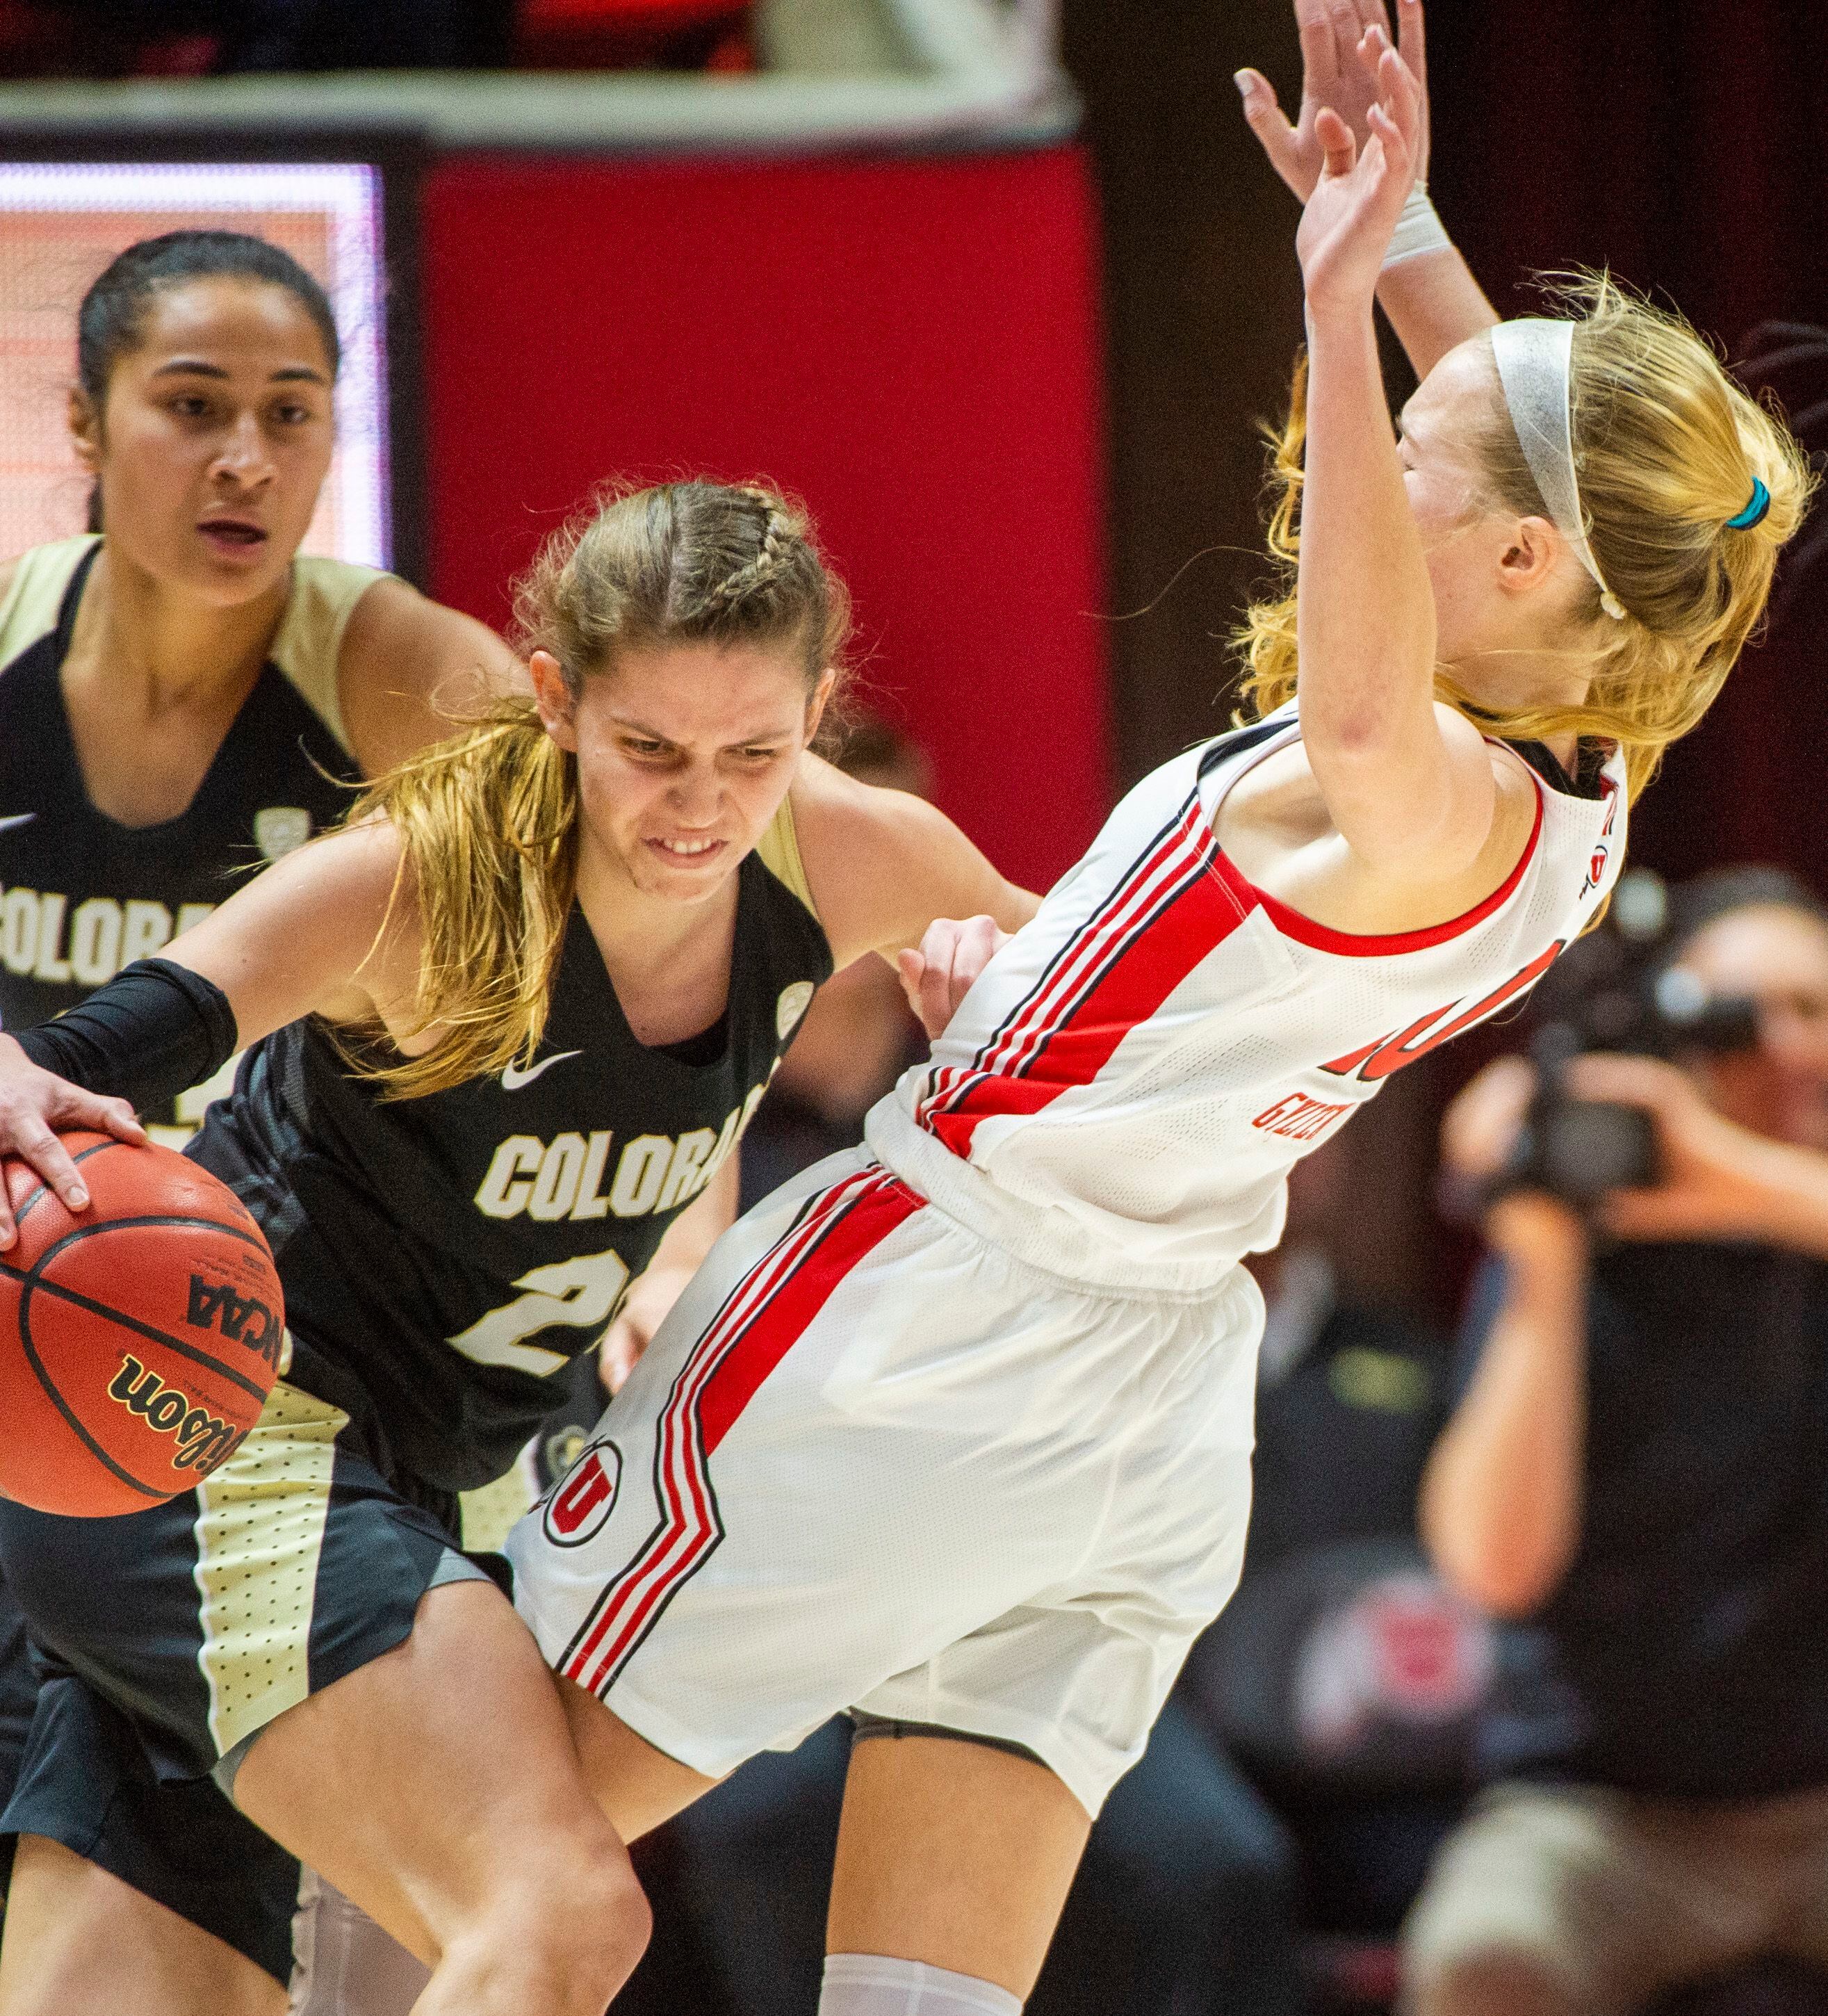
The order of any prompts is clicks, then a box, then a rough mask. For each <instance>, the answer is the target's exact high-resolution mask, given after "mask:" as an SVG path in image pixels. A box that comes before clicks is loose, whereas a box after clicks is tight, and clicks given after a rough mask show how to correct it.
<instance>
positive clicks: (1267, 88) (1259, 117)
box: [1232, 70, 1301, 182]
mask: <svg viewBox="0 0 1828 2016" xmlns="http://www.w3.org/2000/svg"><path fill="white" fill-rule="evenodd" d="M1232 81H1233V82H1234V83H1235V84H1236V85H1237V87H1238V94H1239V95H1240V97H1241V98H1242V99H1243V101H1244V124H1246V125H1247V126H1248V127H1249V128H1250V131H1252V132H1253V133H1254V134H1255V135H1257V138H1258V142H1259V143H1260V144H1261V146H1262V149H1263V151H1264V153H1266V154H1267V155H1268V157H1269V164H1270V166H1271V167H1272V168H1274V169H1275V170H1276V173H1277V174H1278V175H1280V176H1281V177H1282V178H1283V180H1284V181H1285V182H1286V181H1288V180H1290V178H1291V177H1292V175H1294V171H1295V169H1296V166H1297V154H1298V153H1299V151H1300V146H1301V142H1300V141H1299V139H1297V135H1296V133H1295V129H1294V127H1293V126H1291V125H1290V124H1289V122H1288V118H1287V115H1286V113H1284V112H1283V109H1282V106H1280V105H1279V103H1277V102H1276V87H1275V85H1272V83H1271V82H1270V81H1269V80H1268V77H1265V75H1264V74H1263V73H1262V72H1261V70H1240V71H1239V72H1238V74H1237V75H1236V77H1234V78H1233V79H1232Z"/></svg>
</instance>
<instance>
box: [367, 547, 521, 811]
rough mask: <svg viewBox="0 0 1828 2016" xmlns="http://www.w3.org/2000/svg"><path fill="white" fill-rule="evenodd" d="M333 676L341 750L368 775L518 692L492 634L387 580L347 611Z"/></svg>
mask: <svg viewBox="0 0 1828 2016" xmlns="http://www.w3.org/2000/svg"><path fill="white" fill-rule="evenodd" d="M336 677H337V685H338V690H339V693H340V697H341V699H342V702H343V718H344V722H345V723H346V724H347V727H348V730H349V740H350V746H351V754H353V755H354V758H355V760H356V761H357V762H358V763H359V764H360V765H362V772H363V774H364V776H369V777H376V776H380V775H381V774H382V772H383V771H387V770H390V769H392V768H393V767H394V765H395V764H397V763H401V762H404V761H405V759H406V758H408V757H409V756H412V755H414V754H416V753H417V752H418V751H419V750H421V749H423V748H424V747H426V746H427V744H428V743H434V742H439V741H442V740H443V739H444V737H445V736H448V735H449V734H451V733H453V732H454V729H455V722H456V718H457V717H459V716H461V715H463V714H465V713H467V712H470V711H473V710H474V709H475V708H476V707H477V706H478V705H480V704H482V703H484V702H485V701H486V700H488V699H489V698H490V697H491V696H492V695H495V694H498V693H512V692H517V691H521V690H524V689H526V686H527V675H526V672H525V671H524V668H523V667H522V665H521V664H520V660H519V659H517V658H516V657H515V656H514V654H513V652H512V651H510V650H509V649H508V647H507V646H506V644H504V643H502V640H501V639H500V638H499V637H498V636H497V635H495V632H494V631H492V630H491V629H489V628H488V627H487V626H486V625H483V624H480V623H478V622H477V621H476V620H475V619H474V618H473V617H469V616H465V615H462V614H459V611H458V610H455V609H447V608H446V607H444V604H443V603H438V602H433V601H430V600H428V599H427V598H426V596H423V595H421V594H420V593H419V591H418V590H417V589H415V588H411V587H408V585H407V584H406V583H405V581H395V580H393V579H391V578H390V579H387V580H385V581H376V583H375V585H374V586H373V587H372V588H371V589H369V591H368V592H367V593H366V594H365V595H364V596H362V599H361V600H360V601H359V602H358V603H356V605H355V607H354V609H353V610H351V612H350V616H349V622H348V625H347V628H345V629H344V632H343V648H342V653H341V656H340V659H339V661H338V664H337V668H336Z"/></svg>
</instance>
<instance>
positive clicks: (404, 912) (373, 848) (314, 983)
mask: <svg viewBox="0 0 1828 2016" xmlns="http://www.w3.org/2000/svg"><path fill="white" fill-rule="evenodd" d="M398 862H399V849H398V844H397V842H396V841H395V839H394V833H393V830H392V829H391V828H390V827H389V826H384V825H382V824H380V823H372V824H369V825H365V826H352V827H349V828H347V829H345V830H343V831H340V832H338V833H332V834H330V835H329V836H328V837H326V838H325V839H323V840H321V841H316V842H315V843H314V844H312V845H311V846H309V847H301V848H298V849H297V851H295V852H293V853H291V854H288V855H282V857H281V858H280V859H279V860H278V861H276V862H275V863H274V864H273V866H272V867H271V868H269V869H267V870H266V871H265V872H264V873H262V874H261V875H258V876H257V877H255V878H254V880H252V881H251V882H249V883H247V884H245V885H244V886H243V887H241V888H239V889H238V890H237V891H236V892H235V894H234V895H232V896H231V897H230V898H229V900H228V901H227V902H225V903H224V904H222V905H220V907H219V908H218V909H214V910H213V911H211V913H210V915H209V916H207V917H205V918H204V919H203V921H202V923H199V924H196V925H194V926H193V927H192V928H191V929H190V930H189V931H185V932H184V933H183V934H182V935H180V936H179V937H178V938H174V939H173V940H172V941H171V943H170V944H169V945H167V946H166V947H165V948H164V950H163V951H162V952H160V955H159V956H160V958H162V959H172V960H175V962H176V963H178V965H180V966H184V967H189V969H190V970H191V971H192V972H193V973H200V974H203V977H204V978H205V979H207V980H210V981H214V983H215V985H217V986H218V987H219V988H221V990H222V992H223V993H224V994H225V995H227V997H228V999H229V1006H230V1007H231V1008H232V1010H234V1013H235V1025H236V1032H237V1035H238V1037H239V1041H240V1042H241V1044H242V1045H243V1046H244V1047H245V1046H246V1045H248V1044H250V1043H256V1042H259V1041H260V1039H261V1037H263V1036H265V1035H270V1034H271V1033H272V1031H274V1030H275V1029H277V1028H282V1027H283V1026H284V1025H285V1024H286V1023H288V1022H296V1021H297V1020H298V1019H299V1018H300V1016H304V1015H312V1014H316V1015H323V1016H326V1017H328V1018H329V1020H330V1021H337V1022H363V1021H369V1020H371V1019H372V1018H373V1017H376V1016H377V1015H379V1016H380V1017H381V1018H382V1019H383V1021H385V1020H387V1019H388V1018H389V1017H390V1016H392V1017H396V1018H397V1017H398V1016H399V1014H400V1013H401V1010H403V1009H404V1008H405V1006H407V1004H408V1002H409V1000H410V998H411V993H412V987H413V985H414V984H415V982H416V931H415V928H414V923H413V916H412V906H411V904H410V902H405V903H403V904H402V905H401V906H400V907H399V909H398V910H397V912H396V913H395V915H394V917H393V919H392V920H391V921H390V920H389V902H390V897H391V895H392V892H393V889H394V876H395V873H396V871H397V869H398ZM383 924H386V925H387V931H386V934H385V935H384V936H383V935H382V932H383Z"/></svg>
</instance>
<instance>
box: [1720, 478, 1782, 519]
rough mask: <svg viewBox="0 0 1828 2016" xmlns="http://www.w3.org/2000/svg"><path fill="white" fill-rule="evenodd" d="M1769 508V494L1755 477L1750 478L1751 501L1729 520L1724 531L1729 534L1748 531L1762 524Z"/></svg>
mask: <svg viewBox="0 0 1828 2016" xmlns="http://www.w3.org/2000/svg"><path fill="white" fill-rule="evenodd" d="M1770 508H1771V493H1770V491H1769V490H1767V489H1766V488H1765V486H1764V484H1762V483H1761V482H1760V481H1759V480H1758V477H1755V476H1754V477H1753V478H1752V501H1751V502H1750V503H1749V504H1748V505H1747V506H1746V508H1745V509H1743V511H1742V512H1740V514H1739V516H1738V517H1736V518H1729V519H1728V520H1727V521H1726V529H1727V530H1728V531H1729V532H1743V531H1749V530H1750V529H1751V527H1753V526H1754V525H1759V524H1763V523H1764V520H1765V513H1766V512H1767V511H1769V509H1770Z"/></svg>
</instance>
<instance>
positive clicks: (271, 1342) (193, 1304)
mask: <svg viewBox="0 0 1828 2016" xmlns="http://www.w3.org/2000/svg"><path fill="white" fill-rule="evenodd" d="M184 1316H185V1322H186V1323H189V1325H190V1326H191V1327H192V1328H193V1330H220V1331H221V1333H222V1334H223V1336H225V1337H227V1338H228V1339H229V1341H230V1342H231V1343H233V1344H241V1345H246V1347H247V1348H248V1349H249V1350H250V1351H251V1352H254V1355H256V1356H257V1357H259V1358H263V1359H265V1360H266V1362H267V1363H268V1364H269V1365H270V1366H272V1367H273V1369H274V1370H275V1371H277V1370H279V1345H280V1339H281V1334H282V1331H283V1330H284V1325H283V1324H282V1323H281V1322H280V1320H279V1317H278V1316H276V1315H275V1313H274V1312H273V1311H272V1310H271V1309H268V1307H267V1305H266V1304H265V1303H264V1302H263V1301H261V1300H260V1299H259V1298H257V1296H254V1295H238V1294H236V1292H235V1291H234V1290H233V1289H232V1287H229V1284H228V1283H227V1282H226V1281H206V1280H204V1279H203V1276H202V1275H200V1274H193V1275H192V1276H191V1277H190V1304H189V1308H188V1309H185V1312H184Z"/></svg>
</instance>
